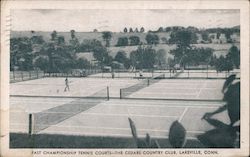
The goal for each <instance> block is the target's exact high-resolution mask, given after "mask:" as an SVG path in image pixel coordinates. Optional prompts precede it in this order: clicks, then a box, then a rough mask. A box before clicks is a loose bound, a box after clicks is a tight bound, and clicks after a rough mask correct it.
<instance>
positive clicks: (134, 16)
mask: <svg viewBox="0 0 250 157" xmlns="http://www.w3.org/2000/svg"><path fill="white" fill-rule="evenodd" d="M11 19H12V20H11V30H12V31H30V30H34V31H53V30H56V31H63V32H68V31H70V30H72V29H74V30H75V31H78V32H90V31H93V30H94V29H97V30H98V31H113V32H121V31H123V29H124V28H125V27H128V28H130V27H132V28H133V29H135V28H136V27H138V28H141V27H144V28H145V30H146V31H147V30H157V29H158V28H159V27H168V26H184V27H187V26H194V27H197V28H215V27H233V26H237V25H240V11H239V10H231V9H226V10H225V9H224V10H223V9H202V10H197V9H196V10H191V9H183V10H174V9H172V10H170V9H166V10H165V9H164V10H161V9H154V10H150V9H147V10H145V9H144V10H143V9H141V10H140V9H137V10H136V9H133V10H132V9H131V10H126V9H124V10H103V9H99V10H93V9H92V10H88V9H84V10H55V9H44V10H41V9H36V10H12V11H11Z"/></svg>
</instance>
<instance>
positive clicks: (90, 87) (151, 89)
mask: <svg viewBox="0 0 250 157" xmlns="http://www.w3.org/2000/svg"><path fill="white" fill-rule="evenodd" d="M64 79H65V78H43V79H38V80H32V81H24V82H19V83H13V84H11V85H10V95H11V97H10V111H11V112H10V131H11V132H17V133H18V132H19V133H20V132H21V133H27V132H28V114H29V113H32V114H33V116H34V118H36V116H38V117H40V119H43V121H42V122H39V120H38V121H35V122H34V127H39V128H40V130H38V131H37V134H44V133H46V134H63V135H89V136H111V137H113V136H115V137H117V136H118V137H131V136H132V135H131V131H130V128H129V122H128V117H130V118H131V119H132V120H134V122H135V124H136V126H137V131H138V134H139V136H140V137H145V134H146V133H149V134H150V135H151V136H152V137H158V138H166V137H167V136H168V131H169V127H170V125H171V123H172V122H173V121H175V120H178V121H179V122H181V123H182V124H183V125H184V127H185V128H186V130H187V134H188V138H191V139H192V138H195V136H196V135H197V134H201V133H203V132H204V131H205V130H208V129H212V126H210V125H209V124H207V123H206V122H205V121H204V120H201V117H202V116H203V115H204V114H205V113H206V112H210V111H214V110H216V109H217V108H218V107H220V106H221V105H223V104H224V102H222V101H221V100H222V96H223V95H222V93H221V88H222V86H223V83H224V80H223V79H218V80H217V79H216V80H209V79H196V80H191V79H162V80H159V81H157V82H155V83H152V84H149V86H147V87H144V88H142V89H139V90H137V91H136V92H134V93H131V94H130V95H129V96H127V99H119V94H120V93H119V92H120V89H121V88H127V87H130V86H132V85H135V84H138V83H139V82H140V81H142V80H138V79H108V78H106V79H105V78H69V82H70V91H67V92H64V91H63V90H64V87H65V85H64ZM107 86H109V94H110V96H111V97H113V98H115V99H112V98H111V99H110V100H107V99H106V98H105V94H107V93H106V88H107ZM81 87H82V88H81ZM58 90H59V91H58ZM102 92H103V93H104V94H103V95H102ZM96 93H99V94H100V93H101V94H100V95H99V96H103V99H94V98H93V99H86V98H79V97H85V96H96ZM28 96H33V97H28ZM34 96H37V97H34ZM39 96H50V97H39ZM53 96H57V97H53ZM136 98H140V99H136ZM143 98H154V99H155V100H149V99H147V100H146V99H145V100H143ZM157 99H158V100H157ZM163 99H166V100H163ZM167 99H171V100H167ZM172 99H175V100H172ZM178 99H186V100H185V101H184V100H178ZM199 100H202V101H199ZM205 100H206V101H205ZM86 106H87V107H86ZM48 117H49V118H48ZM46 118H47V119H46ZM215 118H218V119H220V120H222V121H224V122H225V123H228V122H229V119H228V117H227V113H226V112H223V113H222V114H218V115H216V116H215ZM44 120H45V121H44ZM46 120H47V121H46ZM46 123H48V124H46ZM39 125H40V126H39Z"/></svg>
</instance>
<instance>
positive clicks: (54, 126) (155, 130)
mask: <svg viewBox="0 0 250 157" xmlns="http://www.w3.org/2000/svg"><path fill="white" fill-rule="evenodd" d="M38 126H43V125H38ZM45 126H47V125H45ZM72 127H74V128H85V129H104V130H130V128H117V127H95V126H78V125H72V126H71V125H66V126H65V125H64V126H57V125H53V128H72ZM137 131H152V132H166V133H167V132H169V130H158V129H146V128H145V129H139V128H138V130H137ZM186 132H187V133H194V134H199V133H204V131H186Z"/></svg>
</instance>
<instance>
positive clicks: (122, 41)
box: [116, 37, 128, 46]
mask: <svg viewBox="0 0 250 157" xmlns="http://www.w3.org/2000/svg"><path fill="white" fill-rule="evenodd" d="M116 46H128V38H127V37H119V38H118V41H117V44H116Z"/></svg>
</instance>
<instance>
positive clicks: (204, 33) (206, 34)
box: [201, 31, 208, 41]
mask: <svg viewBox="0 0 250 157" xmlns="http://www.w3.org/2000/svg"><path fill="white" fill-rule="evenodd" d="M201 37H202V40H204V41H208V33H207V32H206V31H203V32H202V33H201Z"/></svg>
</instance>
